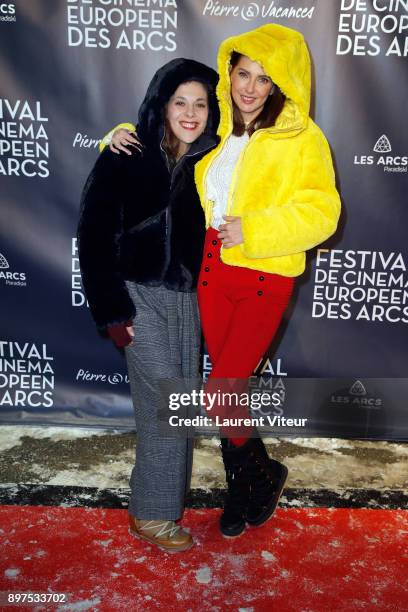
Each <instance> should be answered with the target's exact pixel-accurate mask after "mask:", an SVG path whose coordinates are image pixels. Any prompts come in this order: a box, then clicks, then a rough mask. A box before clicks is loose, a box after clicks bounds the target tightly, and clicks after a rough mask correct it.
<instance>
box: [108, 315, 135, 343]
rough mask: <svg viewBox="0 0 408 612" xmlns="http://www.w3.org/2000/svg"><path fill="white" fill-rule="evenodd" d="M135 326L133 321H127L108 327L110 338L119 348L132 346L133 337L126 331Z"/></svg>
mask: <svg viewBox="0 0 408 612" xmlns="http://www.w3.org/2000/svg"><path fill="white" fill-rule="evenodd" d="M131 325H133V321H126V322H125V323H115V325H108V327H107V332H108V334H109V336H110V338H111V339H112V340H113V341H114V343H115V344H116V346H117V347H118V348H123V347H124V346H128V345H129V344H131V342H132V340H133V336H131V335H130V334H129V332H128V330H127V329H126V328H127V327H130V326H131Z"/></svg>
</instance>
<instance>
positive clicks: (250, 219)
mask: <svg viewBox="0 0 408 612" xmlns="http://www.w3.org/2000/svg"><path fill="white" fill-rule="evenodd" d="M232 51H237V52H238V53H241V54H243V55H246V56H247V57H249V58H250V59H251V60H253V61H256V62H258V63H259V64H261V65H262V67H263V69H264V71H265V73H266V74H267V75H268V76H269V77H271V79H272V81H273V82H274V83H276V84H277V85H278V86H279V87H280V89H281V91H282V92H283V93H284V94H285V96H286V98H287V99H286V102H285V105H284V108H283V110H282V112H281V114H280V115H279V117H278V119H277V121H276V124H275V125H274V126H273V127H271V128H267V129H260V130H257V131H256V132H255V133H254V134H253V135H252V136H251V138H250V140H249V143H248V144H247V146H246V147H245V149H244V151H243V152H242V153H241V156H240V158H239V160H238V163H237V165H236V168H235V170H234V174H233V178H232V182H231V186H230V190H229V197H228V212H227V214H229V215H236V216H240V217H241V220H242V231H243V236H244V242H243V244H240V245H238V246H235V247H232V248H229V249H222V250H221V259H222V261H224V262H225V263H226V264H230V265H232V266H244V267H247V268H252V269H255V270H261V271H263V272H273V273H276V274H282V275H284V276H298V275H299V274H301V273H302V272H303V270H304V268H305V251H306V250H307V249H310V248H312V247H314V246H316V245H318V244H320V243H321V242H323V241H324V240H326V239H327V238H328V237H329V236H330V235H331V234H333V233H334V231H335V230H336V226H337V221H338V218H339V214H340V198H339V195H338V193H337V191H336V187H335V177H334V171H333V164H332V160H331V155H330V149H329V146H328V144H327V141H326V139H325V137H324V135H323V133H322V132H321V130H320V129H319V128H318V127H317V125H316V124H315V123H314V122H313V121H312V119H310V117H309V105H310V58H309V53H308V50H307V47H306V44H305V41H304V39H303V36H302V35H301V34H300V33H299V32H296V31H295V30H292V29H290V28H286V27H283V26H280V25H273V24H268V25H264V26H262V27H260V28H258V29H256V30H253V31H251V32H247V33H245V34H240V35H238V36H233V37H231V38H228V39H227V40H225V41H224V42H223V43H222V44H221V46H220V50H219V54H218V71H219V75H220V80H219V84H218V86H217V98H218V102H219V105H220V111H221V122H220V126H219V129H218V134H219V135H220V137H221V141H220V144H219V145H218V147H216V148H215V149H214V150H213V151H211V152H210V153H209V154H208V155H206V156H205V157H204V158H203V159H202V160H201V161H199V162H198V163H197V164H196V166H195V178H196V185H197V189H198V192H199V195H200V199H201V203H202V206H203V208H204V211H205V215H206V223H207V227H208V225H209V224H210V221H211V212H212V205H213V203H212V202H211V201H210V200H208V199H207V197H206V174H207V171H208V169H209V167H210V165H211V162H212V160H213V159H214V158H215V157H216V156H217V154H218V153H219V152H220V150H221V148H222V147H223V145H224V143H225V140H226V139H227V138H228V136H229V135H230V134H231V131H232V105H231V96H230V78H229V59H230V55H231V53H232Z"/></svg>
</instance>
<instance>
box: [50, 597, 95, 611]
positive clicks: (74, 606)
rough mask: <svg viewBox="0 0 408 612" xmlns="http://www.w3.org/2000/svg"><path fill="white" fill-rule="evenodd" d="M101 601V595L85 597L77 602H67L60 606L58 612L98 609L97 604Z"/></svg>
mask: <svg viewBox="0 0 408 612" xmlns="http://www.w3.org/2000/svg"><path fill="white" fill-rule="evenodd" d="M100 603H101V600H100V599H99V597H95V598H94V599H84V600H82V601H77V602H76V603H66V604H62V605H61V606H58V608H57V612H84V611H85V610H92V609H97V608H95V606H97V605H98V604H100Z"/></svg>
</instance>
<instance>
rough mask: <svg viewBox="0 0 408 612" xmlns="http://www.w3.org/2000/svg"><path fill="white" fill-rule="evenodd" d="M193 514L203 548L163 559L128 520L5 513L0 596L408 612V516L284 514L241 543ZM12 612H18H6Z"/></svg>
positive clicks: (102, 514)
mask: <svg viewBox="0 0 408 612" xmlns="http://www.w3.org/2000/svg"><path fill="white" fill-rule="evenodd" d="M218 515H219V510H188V511H186V514H185V518H184V521H183V522H184V525H185V526H187V527H189V528H190V529H191V531H192V533H193V534H194V536H195V538H196V542H197V544H196V546H194V547H193V548H192V549H190V550H189V551H187V552H185V553H179V554H173V555H170V554H167V553H164V552H161V551H158V550H155V549H154V548H152V547H150V546H149V545H146V544H144V543H143V542H140V541H139V540H136V539H134V538H131V537H130V536H129V535H128V533H127V526H126V518H127V513H126V511H124V510H100V509H87V508H85V509H84V508H58V507H41V506H37V507H27V506H23V507H21V506H3V507H1V508H0V533H1V537H2V541H1V546H0V591H6V592H20V591H21V592H29V591H31V592H47V591H52V592H54V593H61V592H62V593H69V594H70V599H69V604H68V605H61V606H59V607H58V606H57V605H55V604H54V605H51V606H46V605H45V604H41V605H40V607H30V608H21V607H20V608H18V609H19V610H22V609H27V610H29V609H30V610H33V609H34V610H38V611H39V610H41V611H43V610H57V609H58V610H72V611H83V610H98V611H99V610H100V611H111V610H112V611H120V612H125V611H126V612H133V611H136V612H138V611H139V610H140V611H146V610H147V611H150V610H158V609H160V608H163V607H167V608H168V612H173V611H177V612H178V611H180V612H181V611H182V612H187V611H189V610H190V611H194V612H195V611H199V612H202V611H206V610H211V611H214V612H215V611H220V612H224V611H225V610H227V611H229V610H236V611H237V612H238V611H239V610H241V612H242V611H245V612H249V611H251V612H252V611H253V612H258V611H260V612H263V611H266V610H268V611H277V612H286V611H288V612H289V611H293V612H331V611H333V610H336V611H343V610H344V611H346V610H347V611H348V612H349V611H351V612H354V611H356V610H369V611H372V610H373V611H374V610H375V611H383V610H390V611H394V612H402V611H406V610H408V512H407V511H403V510H367V509H336V510H330V509H321V508H318V509H292V508H291V509H280V510H278V512H277V513H276V516H275V518H274V519H273V520H272V521H270V522H269V523H267V524H266V525H264V526H263V527H261V528H258V529H251V530H248V531H247V532H246V533H245V534H244V535H243V536H241V537H239V538H237V539H234V540H226V539H224V538H223V537H222V536H221V535H219V533H218V529H217V517H218ZM1 609H2V610H3V609H4V610H12V609H17V608H14V607H13V608H10V607H7V608H4V607H2V608H1Z"/></svg>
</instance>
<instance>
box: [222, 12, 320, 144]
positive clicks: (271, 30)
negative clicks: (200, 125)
mask: <svg viewBox="0 0 408 612" xmlns="http://www.w3.org/2000/svg"><path fill="white" fill-rule="evenodd" d="M233 51H237V52H238V53H241V54H242V55H246V56H247V57H249V58H250V59H251V60H252V61H254V62H258V63H259V64H261V66H262V67H263V69H264V70H265V73H266V74H267V75H268V76H269V77H270V78H271V79H272V81H273V82H274V83H276V84H277V85H278V87H279V88H280V90H281V91H282V93H284V94H285V96H286V101H285V105H284V107H283V110H282V112H281V113H280V115H279V117H278V119H277V121H276V124H275V126H274V131H275V132H276V131H277V130H280V129H281V130H282V131H283V130H287V129H295V128H296V127H298V128H299V129H300V130H301V129H303V128H305V127H306V125H307V122H308V118H309V108H310V89H311V85H310V83H311V81H310V79H311V77H310V56H309V51H308V49H307V46H306V43H305V40H304V38H303V36H302V34H300V32H297V31H296V30H293V29H291V28H286V27H284V26H281V25H276V24H267V25H264V26H261V27H260V28H257V29H256V30H252V31H251V32H246V33H244V34H239V35H238V36H232V37H231V38H227V39H226V40H225V41H224V42H223V43H221V46H220V49H219V53H218V72H219V76H220V80H219V84H218V87H217V97H218V100H219V103H220V110H221V124H220V128H219V134H220V135H221V137H224V136H226V135H227V134H229V133H230V132H231V129H232V104H231V95H230V89H231V82H230V75H229V68H230V57H231V53H232V52H233Z"/></svg>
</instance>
